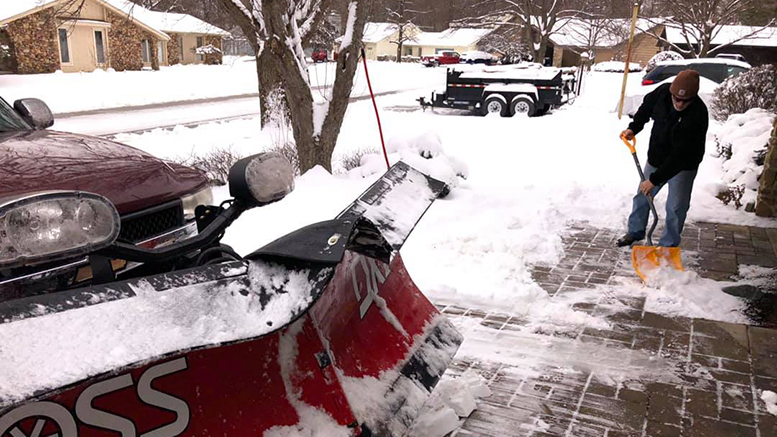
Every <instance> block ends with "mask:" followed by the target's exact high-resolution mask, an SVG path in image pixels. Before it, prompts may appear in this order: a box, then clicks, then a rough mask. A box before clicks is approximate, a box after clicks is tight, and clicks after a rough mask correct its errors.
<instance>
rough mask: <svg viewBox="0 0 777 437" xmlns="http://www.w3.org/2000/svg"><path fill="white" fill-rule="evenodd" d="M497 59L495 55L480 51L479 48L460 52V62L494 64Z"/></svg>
mask: <svg viewBox="0 0 777 437" xmlns="http://www.w3.org/2000/svg"><path fill="white" fill-rule="evenodd" d="M496 61H497V58H496V56H494V55H492V54H491V53H488V52H481V51H479V50H473V51H471V52H464V53H462V54H461V62H465V63H467V64H486V65H491V64H495V63H496Z"/></svg>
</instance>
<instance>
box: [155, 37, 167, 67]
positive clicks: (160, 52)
mask: <svg viewBox="0 0 777 437" xmlns="http://www.w3.org/2000/svg"><path fill="white" fill-rule="evenodd" d="M156 57H157V59H159V63H160V64H161V63H162V60H163V59H165V49H164V48H163V47H162V41H159V42H157V43H156Z"/></svg>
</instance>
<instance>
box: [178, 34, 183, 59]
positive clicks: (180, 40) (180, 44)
mask: <svg viewBox="0 0 777 437" xmlns="http://www.w3.org/2000/svg"><path fill="white" fill-rule="evenodd" d="M178 60H179V61H181V63H183V37H182V36H179V37H178Z"/></svg>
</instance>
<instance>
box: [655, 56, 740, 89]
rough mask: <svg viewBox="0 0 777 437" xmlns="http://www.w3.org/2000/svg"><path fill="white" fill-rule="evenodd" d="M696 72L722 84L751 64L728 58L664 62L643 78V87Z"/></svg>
mask: <svg viewBox="0 0 777 437" xmlns="http://www.w3.org/2000/svg"><path fill="white" fill-rule="evenodd" d="M687 69H691V70H696V71H698V72H699V75H700V76H702V77H706V78H707V79H709V80H711V81H713V82H715V83H722V82H723V81H724V80H726V78H728V77H731V76H736V75H737V74H739V73H742V72H744V71H747V70H749V69H750V64H748V63H746V62H742V61H737V60H734V59H726V58H700V59H683V60H682V61H664V62H659V63H657V64H656V66H655V68H653V69H652V70H650V72H649V73H648V74H646V75H645V77H643V78H642V85H653V84H656V83H659V82H663V81H664V80H666V79H668V78H670V77H672V76H676V75H677V73H679V72H681V71H682V70H687Z"/></svg>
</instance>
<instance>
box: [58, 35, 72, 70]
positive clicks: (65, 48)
mask: <svg viewBox="0 0 777 437" xmlns="http://www.w3.org/2000/svg"><path fill="white" fill-rule="evenodd" d="M57 31H58V35H59V59H60V61H61V62H62V63H63V64H69V63H70V45H69V44H68V43H69V41H68V38H67V29H57Z"/></svg>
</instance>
